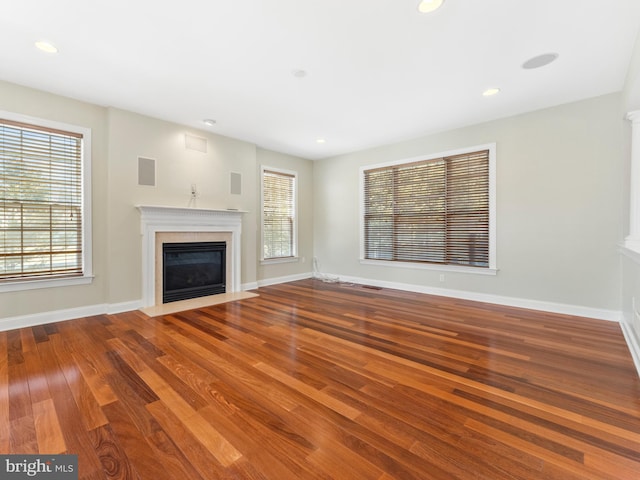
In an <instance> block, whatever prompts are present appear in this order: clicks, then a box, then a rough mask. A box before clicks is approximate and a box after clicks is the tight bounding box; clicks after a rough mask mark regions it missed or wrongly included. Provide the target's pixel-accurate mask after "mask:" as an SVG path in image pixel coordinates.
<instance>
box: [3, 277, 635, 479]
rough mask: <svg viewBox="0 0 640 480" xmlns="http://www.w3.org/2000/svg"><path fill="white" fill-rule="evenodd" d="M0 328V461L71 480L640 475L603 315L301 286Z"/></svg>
mask: <svg viewBox="0 0 640 480" xmlns="http://www.w3.org/2000/svg"><path fill="white" fill-rule="evenodd" d="M257 292H258V293H259V294H260V296H258V297H255V298H250V299H246V300H240V301H236V302H232V303H226V304H221V305H215V306H210V307H203V308H199V309H196V310H190V311H185V312H180V313H175V314H169V315H164V316H160V317H154V318H150V317H147V316H146V315H145V314H143V313H141V312H127V313H123V314H118V315H104V316H97V317H91V318H82V319H77V320H72V321H68V322H61V323H57V324H50V325H43V326H37V327H33V328H24V329H20V330H12V331H8V332H1V333H0V452H4V453H22V454H28V453H48V454H55V453H75V454H78V458H79V476H80V478H81V479H116V478H117V479H142V480H145V479H151V480H162V479H171V480H175V479H189V480H198V479H272V480H287V479H314V480H315V479H345V480H348V479H357V480H366V479H376V480H392V479H401V480H410V479H422V480H424V479H447V480H450V479H467V478H472V479H487V480H501V479H558V480H572V479H575V480H577V479H598V480H601V479H617V480H619V479H638V478H640V380H639V379H638V376H637V374H636V372H635V370H634V367H633V363H632V360H631V356H630V354H629V352H628V350H627V347H626V345H625V342H624V339H623V336H622V333H621V331H620V327H619V325H617V324H616V323H610V322H603V321H597V320H590V319H584V318H577V317H569V316H562V315H553V314H547V313H541V312H534V311H530V310H520V309H515V308H507V307H500V306H495V305H488V304H480V303H473V302H466V301H460V300H454V299H446V298H442V297H433V296H428V295H418V294H412V293H406V292H399V291H394V290H388V289H373V288H366V287H363V286H359V285H353V286H346V285H338V284H326V283H322V282H320V281H317V280H304V281H299V282H293V283H288V284H282V285H276V286H271V287H265V288H261V289H259V290H258V291H257Z"/></svg>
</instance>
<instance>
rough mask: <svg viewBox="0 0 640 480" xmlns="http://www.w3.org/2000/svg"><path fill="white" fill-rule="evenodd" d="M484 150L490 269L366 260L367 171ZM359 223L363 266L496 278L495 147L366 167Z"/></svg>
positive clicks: (363, 170)
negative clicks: (487, 185) (487, 170)
mask: <svg viewBox="0 0 640 480" xmlns="http://www.w3.org/2000/svg"><path fill="white" fill-rule="evenodd" d="M481 150H488V151H489V262H488V266H487V267H474V266H466V265H451V264H438V263H426V262H408V261H397V260H394V261H389V260H374V259H367V258H365V238H366V235H365V228H366V226H365V172H366V171H368V170H373V169H378V168H387V167H396V166H401V165H405V164H411V163H416V162H428V161H430V160H433V161H437V160H439V159H441V158H443V157H452V156H456V155H463V154H468V153H473V152H477V151H481ZM359 183H360V184H359V203H360V205H359V207H360V208H359V222H360V225H359V226H360V230H359V236H360V253H359V260H360V263H361V264H362V265H375V266H383V267H391V268H408V269H415V270H437V271H443V272H460V273H474V274H479V275H496V274H497V271H498V267H497V255H496V232H497V223H496V216H497V214H496V144H495V143H488V144H483V145H476V146H472V147H465V148H460V149H456V150H449V151H445V152H438V153H433V154H427V155H420V156H416V157H411V158H405V159H400V160H394V161H390V162H384V163H379V164H373V165H365V166H362V167H360V173H359Z"/></svg>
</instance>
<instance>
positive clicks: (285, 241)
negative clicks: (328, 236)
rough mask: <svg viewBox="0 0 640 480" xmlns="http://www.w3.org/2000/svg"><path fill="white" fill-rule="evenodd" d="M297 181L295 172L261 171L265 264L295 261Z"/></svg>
mask: <svg viewBox="0 0 640 480" xmlns="http://www.w3.org/2000/svg"><path fill="white" fill-rule="evenodd" d="M296 181H297V175H296V173H295V172H289V171H285V170H279V169H274V168H267V167H263V169H262V246H263V251H262V259H263V260H281V261H283V260H284V261H286V260H295V257H296V255H297V252H296V248H297V240H296V236H297V225H296Z"/></svg>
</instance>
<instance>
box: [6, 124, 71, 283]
mask: <svg viewBox="0 0 640 480" xmlns="http://www.w3.org/2000/svg"><path fill="white" fill-rule="evenodd" d="M82 140H83V138H82V135H81V134H79V133H74V132H67V131H60V130H55V129H52V128H43V127H39V126H35V125H29V124H24V123H19V122H15V121H11V120H3V119H0V282H2V281H9V280H16V279H18V280H26V279H44V278H51V277H65V276H78V275H82V274H83V262H82V259H83V255H82V218H83V217H82V198H83V197H82Z"/></svg>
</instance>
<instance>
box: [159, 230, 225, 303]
mask: <svg viewBox="0 0 640 480" xmlns="http://www.w3.org/2000/svg"><path fill="white" fill-rule="evenodd" d="M226 249H227V243H226V242H188V243H164V244H163V245H162V259H163V261H162V275H163V282H162V285H163V286H162V303H169V302H176V301H178V300H186V299H189V298H197V297H204V296H207V295H216V294H219V293H225V292H226V279H225V277H226Z"/></svg>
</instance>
